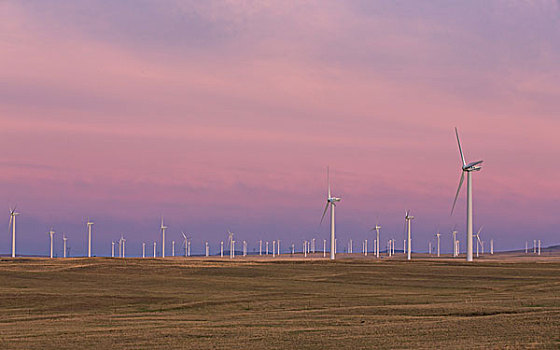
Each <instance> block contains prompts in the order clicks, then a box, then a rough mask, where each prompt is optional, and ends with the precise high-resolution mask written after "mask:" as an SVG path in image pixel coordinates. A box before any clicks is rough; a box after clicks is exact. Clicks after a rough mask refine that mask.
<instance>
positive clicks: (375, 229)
mask: <svg viewBox="0 0 560 350" xmlns="http://www.w3.org/2000/svg"><path fill="white" fill-rule="evenodd" d="M379 229H381V226H379V225H378V224H375V227H374V228H372V229H371V230H370V231H375V233H376V239H375V256H376V257H377V258H378V259H379ZM366 242H367V241H366ZM366 252H367V244H366ZM366 255H367V253H366Z"/></svg>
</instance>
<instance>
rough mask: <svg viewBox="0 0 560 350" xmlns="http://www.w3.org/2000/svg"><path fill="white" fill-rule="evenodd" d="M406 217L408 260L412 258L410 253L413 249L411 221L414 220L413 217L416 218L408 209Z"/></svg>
mask: <svg viewBox="0 0 560 350" xmlns="http://www.w3.org/2000/svg"><path fill="white" fill-rule="evenodd" d="M404 219H405V220H406V227H407V233H408V235H407V249H406V253H407V254H408V255H407V260H410V253H411V251H412V239H411V238H410V221H412V219H414V216H412V215H410V212H409V211H408V210H407V211H406V213H405V216H404Z"/></svg>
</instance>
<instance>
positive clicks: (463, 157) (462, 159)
mask: <svg viewBox="0 0 560 350" xmlns="http://www.w3.org/2000/svg"><path fill="white" fill-rule="evenodd" d="M455 135H456V136H457V144H458V145H459V153H460V154H461V161H462V162H463V166H465V165H467V163H465V156H464V155H463V150H462V149H461V141H459V132H458V131H457V128H455Z"/></svg>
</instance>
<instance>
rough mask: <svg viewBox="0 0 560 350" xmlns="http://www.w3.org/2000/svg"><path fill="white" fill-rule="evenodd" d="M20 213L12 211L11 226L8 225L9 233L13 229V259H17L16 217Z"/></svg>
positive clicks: (14, 209)
mask: <svg viewBox="0 0 560 350" xmlns="http://www.w3.org/2000/svg"><path fill="white" fill-rule="evenodd" d="M18 215H19V213H18V212H16V208H15V207H14V208H13V209H10V224H9V225H8V231H10V228H11V229H12V258H15V257H16V216H18Z"/></svg>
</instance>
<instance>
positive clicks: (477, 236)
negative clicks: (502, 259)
mask: <svg viewBox="0 0 560 350" xmlns="http://www.w3.org/2000/svg"><path fill="white" fill-rule="evenodd" d="M480 231H482V227H481V228H480V229H479V230H478V232H477V233H476V234H475V235H474V236H476V257H477V258H478V246H479V245H480V246H482V241H481V240H480ZM483 250H484V248H483ZM483 253H484V252H483Z"/></svg>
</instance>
